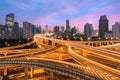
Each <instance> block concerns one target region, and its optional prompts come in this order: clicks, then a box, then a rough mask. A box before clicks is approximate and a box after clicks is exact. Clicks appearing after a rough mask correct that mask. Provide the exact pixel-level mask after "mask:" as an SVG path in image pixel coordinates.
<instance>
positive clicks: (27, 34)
mask: <svg viewBox="0 0 120 80" xmlns="http://www.w3.org/2000/svg"><path fill="white" fill-rule="evenodd" d="M32 37H33V25H32V24H31V23H28V22H23V38H24V39H28V40H29V39H31V38H32Z"/></svg>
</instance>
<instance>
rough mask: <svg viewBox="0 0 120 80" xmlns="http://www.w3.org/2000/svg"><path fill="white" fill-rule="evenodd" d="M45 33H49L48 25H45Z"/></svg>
mask: <svg viewBox="0 0 120 80" xmlns="http://www.w3.org/2000/svg"><path fill="white" fill-rule="evenodd" d="M45 33H48V25H46V26H45Z"/></svg>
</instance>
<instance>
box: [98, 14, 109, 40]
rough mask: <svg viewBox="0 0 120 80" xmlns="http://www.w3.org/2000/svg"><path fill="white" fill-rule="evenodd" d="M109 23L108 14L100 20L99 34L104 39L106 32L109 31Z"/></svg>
mask: <svg viewBox="0 0 120 80" xmlns="http://www.w3.org/2000/svg"><path fill="white" fill-rule="evenodd" d="M108 24H109V23H108V19H107V17H106V15H104V16H101V17H100V20H99V36H100V37H101V39H104V38H105V37H104V35H105V33H106V32H108Z"/></svg>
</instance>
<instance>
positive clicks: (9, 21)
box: [6, 13, 14, 32]
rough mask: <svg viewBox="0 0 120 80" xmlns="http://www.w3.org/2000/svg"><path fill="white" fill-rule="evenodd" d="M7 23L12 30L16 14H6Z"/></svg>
mask: <svg viewBox="0 0 120 80" xmlns="http://www.w3.org/2000/svg"><path fill="white" fill-rule="evenodd" d="M6 25H7V26H8V31H9V32H12V29H13V26H14V14H12V13H11V14H8V15H6Z"/></svg>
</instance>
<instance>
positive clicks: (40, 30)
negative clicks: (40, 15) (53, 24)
mask: <svg viewBox="0 0 120 80" xmlns="http://www.w3.org/2000/svg"><path fill="white" fill-rule="evenodd" d="M36 32H37V33H42V29H41V25H39V26H37V29H36Z"/></svg>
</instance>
